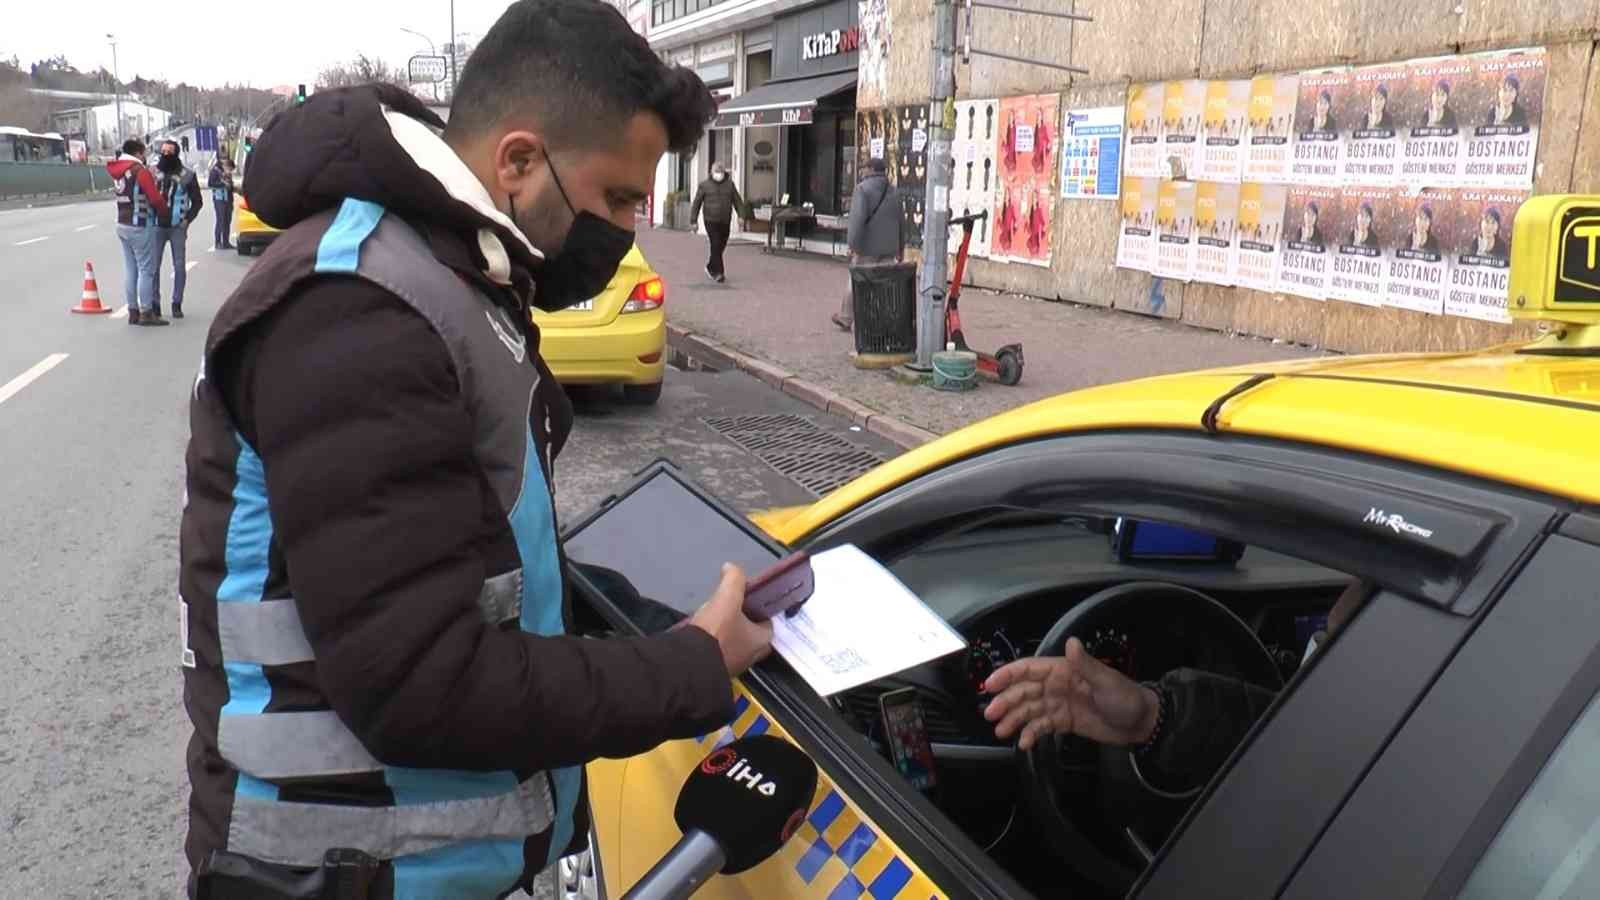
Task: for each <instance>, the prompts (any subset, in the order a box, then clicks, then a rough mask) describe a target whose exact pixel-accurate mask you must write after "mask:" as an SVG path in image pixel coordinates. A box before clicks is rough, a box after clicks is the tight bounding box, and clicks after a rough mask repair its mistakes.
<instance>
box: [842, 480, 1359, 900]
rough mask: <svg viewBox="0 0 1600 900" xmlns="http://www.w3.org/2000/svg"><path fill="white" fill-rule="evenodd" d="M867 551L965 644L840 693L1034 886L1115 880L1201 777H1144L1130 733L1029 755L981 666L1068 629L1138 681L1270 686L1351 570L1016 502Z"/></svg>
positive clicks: (880, 740) (1297, 655)
mask: <svg viewBox="0 0 1600 900" xmlns="http://www.w3.org/2000/svg"><path fill="white" fill-rule="evenodd" d="M864 549H868V551H869V552H871V553H872V554H873V555H874V556H875V557H877V559H878V560H879V562H881V563H883V564H885V565H886V566H887V567H888V568H889V569H890V570H891V571H893V572H894V574H895V575H896V576H897V577H898V578H899V579H900V580H901V581H902V582H903V583H904V584H905V585H906V586H907V587H909V588H910V589H911V590H912V591H913V592H914V593H916V594H917V595H918V596H919V597H921V598H922V600H923V601H924V602H926V603H927V604H928V605H929V606H930V607H931V608H932V609H934V610H935V611H936V612H938V613H939V614H940V615H942V616H943V617H944V618H945V619H946V621H948V622H949V623H950V624H951V625H952V626H953V627H955V628H956V629H957V630H958V631H959V632H960V633H961V635H962V636H963V637H964V638H965V639H966V640H967V645H968V646H967V649H966V651H965V652H963V653H960V654H957V655H955V656H951V657H946V658H944V659H940V660H936V661H934V662H931V663H928V664H926V665H923V666H920V667H917V668H914V669H910V670H907V671H903V672H900V673H898V674H897V675H895V676H893V677H892V678H889V679H884V680H881V681H878V682H875V683H872V684H868V685H864V686H862V687H859V688H856V689H853V690H850V691H847V692H845V693H843V694H841V695H839V696H837V697H835V698H833V700H832V702H833V704H834V706H835V708H836V709H837V710H838V712H839V713H840V714H841V715H842V717H843V718H844V719H845V720H846V721H847V722H849V723H850V724H851V725H852V726H853V727H854V728H855V729H856V730H857V731H858V732H859V733H860V734H861V735H863V736H864V737H865V738H866V739H867V740H868V741H869V742H870V743H871V744H872V745H873V746H874V747H875V748H876V749H878V750H879V752H881V753H882V754H884V756H885V758H886V759H888V760H889V761H890V762H891V763H892V764H895V765H896V767H897V768H898V770H899V771H900V772H901V773H902V774H903V775H905V776H906V778H907V780H908V782H909V783H910V784H912V785H915V786H916V789H918V790H921V791H922V792H923V793H924V794H925V796H926V797H927V798H928V799H929V800H930V801H931V802H933V803H934V804H935V805H936V806H937V807H939V809H940V810H942V811H943V812H944V813H945V814H946V815H947V816H948V817H949V819H950V820H951V821H952V822H954V823H955V824H956V825H957V826H958V827H960V828H961V829H962V830H963V831H964V832H966V834H967V836H968V837H969V838H971V839H972V841H973V842H974V843H976V844H977V845H978V846H979V847H982V848H984V850H985V851H986V852H987V853H988V854H989V855H990V857H991V858H992V859H993V860H994V861H995V862H996V863H997V864H998V865H999V866H1001V867H1002V868H1004V869H1005V870H1006V871H1007V872H1008V873H1009V874H1010V875H1011V876H1012V877H1013V878H1015V879H1016V880H1017V881H1018V882H1019V883H1021V884H1022V885H1024V886H1025V887H1027V888H1028V889H1029V890H1030V891H1032V892H1033V893H1035V894H1037V895H1038V896H1060V895H1062V892H1063V889H1064V888H1068V887H1070V888H1071V889H1072V890H1074V891H1078V892H1081V893H1082V894H1087V895H1089V896H1106V897H1120V896H1123V895H1124V894H1126V892H1127V891H1128V889H1129V887H1130V886H1131V885H1132V884H1133V882H1134V880H1135V879H1136V878H1137V876H1138V875H1139V873H1140V872H1142V871H1143V869H1144V868H1145V866H1146V865H1147V864H1148V862H1149V861H1150V859H1151V857H1152V854H1153V851H1154V850H1156V849H1157V848H1159V847H1160V845H1161V843H1162V842H1163V841H1164V840H1165V839H1166V837H1167V836H1168V834H1169V833H1170V832H1171V830H1172V829H1173V828H1174V826H1175V825H1176V824H1177V823H1178V821H1179V820H1180V819H1181V817H1182V815H1183V813H1184V812H1185V811H1186V810H1187V809H1188V807H1189V805H1190V804H1191V803H1192V802H1193V801H1194V799H1195V798H1196V797H1197V796H1198V795H1199V793H1200V791H1199V788H1198V786H1196V787H1192V788H1187V789H1184V790H1180V791H1176V792H1174V791H1169V790H1165V789H1163V788H1162V787H1161V786H1157V785H1154V784H1152V783H1151V782H1149V781H1147V780H1145V778H1144V777H1143V776H1141V775H1140V774H1139V773H1138V770H1137V766H1130V765H1129V763H1128V761H1129V759H1130V758H1131V755H1130V754H1129V752H1128V751H1127V750H1126V749H1125V748H1124V749H1113V748H1108V747H1102V746H1099V745H1096V744H1094V743H1092V742H1090V741H1087V740H1084V739H1081V738H1075V737H1068V738H1056V739H1051V740H1046V741H1044V742H1043V745H1042V746H1036V747H1035V748H1034V750H1033V751H1031V752H1028V753H1022V752H1021V751H1019V750H1018V749H1016V746H1015V743H1014V741H1000V740H998V739H997V738H996V737H995V734H994V726H993V724H992V723H990V722H988V721H986V720H985V719H984V717H983V708H984V706H985V705H986V703H987V700H988V698H987V697H986V696H985V695H984V694H983V692H982V685H983V683H984V680H985V679H986V678H987V677H988V676H989V674H990V673H992V672H993V671H994V670H995V669H997V668H999V667H1000V666H1003V665H1005V664H1006V663H1009V662H1011V661H1013V660H1016V659H1020V658H1022V657H1026V656H1032V655H1035V654H1042V655H1049V654H1055V655H1059V654H1060V653H1061V652H1062V649H1063V646H1064V644H1065V641H1066V639H1067V638H1068V637H1077V638H1078V639H1079V640H1081V641H1082V642H1083V644H1084V646H1085V649H1086V650H1088V651H1089V653H1090V654H1091V655H1093V656H1095V657H1096V658H1098V659H1100V660H1101V661H1102V662H1105V663H1107V664H1108V665H1110V666H1112V667H1113V668H1116V669H1118V670H1120V671H1121V672H1123V673H1124V674H1126V675H1128V676H1130V677H1131V678H1133V679H1135V680H1138V681H1154V680H1157V679H1159V678H1160V677H1161V676H1162V675H1163V674H1165V673H1167V672H1169V671H1171V670H1173V669H1178V668H1185V667H1187V668H1192V669H1198V670H1201V671H1205V672H1210V673H1216V674H1220V675H1225V676H1230V677H1233V678H1238V679H1242V680H1245V681H1249V682H1251V683H1254V684H1257V685H1259V686H1261V687H1263V688H1268V689H1271V690H1277V689H1279V688H1281V687H1282V685H1283V684H1284V683H1286V682H1287V681H1288V680H1289V679H1290V678H1292V677H1293V675H1294V674H1295V672H1296V671H1297V670H1298V669H1299V667H1300V665H1301V662H1302V659H1303V658H1304V657H1305V655H1306V650H1307V646H1308V643H1309V642H1310V641H1311V639H1312V636H1313V635H1314V634H1317V633H1318V632H1322V631H1324V630H1325V629H1326V627H1327V617H1328V612H1329V610H1330V608H1332V606H1333V605H1334V603H1335V602H1336V601H1337V599H1338V598H1339V597H1340V595H1341V594H1342V593H1343V592H1344V591H1345V590H1346V589H1347V588H1348V587H1350V585H1351V584H1352V582H1353V579H1352V578H1351V576H1349V575H1346V574H1344V573H1341V572H1338V571H1335V570H1333V569H1329V568H1326V567H1323V566H1320V565H1316V564H1313V563H1309V562H1304V561H1301V560H1299V559H1295V558H1293V557H1289V556H1284V555H1282V554H1279V553H1274V552H1273V551H1271V550H1268V549H1265V548H1262V547H1256V546H1244V545H1242V544H1238V543H1234V542H1231V541H1227V540H1224V539H1220V538H1217V537H1214V536H1212V535H1207V534H1205V533H1202V532H1199V531H1195V530H1191V529H1186V528H1182V527H1178V526H1173V525H1168V524H1163V523H1159V522H1152V521H1136V520H1133V519H1130V518H1120V517H1105V516H1091V515H1083V516H1077V515H1063V514H1061V513H1059V512H1030V511H1026V510H1016V509H1006V510H999V511H989V512H984V513H979V514H972V515H967V516H963V517H962V518H960V519H959V520H957V521H954V522H949V523H941V524H938V525H935V526H931V527H928V528H923V529H919V530H918V531H917V532H916V533H914V534H912V535H909V536H902V537H900V538H897V539H895V540H894V541H892V542H891V543H890V544H889V545H886V546H878V547H869V548H864ZM908 689H910V690H908ZM913 698H914V705H913V703H912V699H913ZM918 720H920V729H919V728H918ZM919 730H920V732H921V733H920V734H919V733H918V732H919Z"/></svg>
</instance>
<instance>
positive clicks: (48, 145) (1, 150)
mask: <svg viewBox="0 0 1600 900" xmlns="http://www.w3.org/2000/svg"><path fill="white" fill-rule="evenodd" d="M0 162H36V163H56V164H61V165H65V164H66V163H67V162H69V160H68V158H67V141H66V139H65V138H63V137H62V136H61V135H59V134H57V133H55V132H53V131H50V132H46V133H44V134H35V133H34V132H32V131H29V130H28V129H26V128H17V127H16V126H13V125H0Z"/></svg>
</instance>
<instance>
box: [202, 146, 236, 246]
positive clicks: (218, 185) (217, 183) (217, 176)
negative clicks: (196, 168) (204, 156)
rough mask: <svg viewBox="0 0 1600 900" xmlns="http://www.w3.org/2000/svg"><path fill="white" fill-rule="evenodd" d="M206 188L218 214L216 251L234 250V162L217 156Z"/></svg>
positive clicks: (213, 237)
mask: <svg viewBox="0 0 1600 900" xmlns="http://www.w3.org/2000/svg"><path fill="white" fill-rule="evenodd" d="M206 187H207V188H209V189H210V191H211V206H212V210H213V211H214V212H215V213H216V223H215V225H214V227H213V229H212V232H211V246H212V249H214V250H232V249H233V245H232V244H230V243H228V234H229V232H230V230H231V226H232V224H233V160H231V159H229V158H227V157H226V156H223V155H222V154H220V153H219V154H217V158H216V160H215V161H214V162H212V164H211V171H210V172H208V173H207V174H206Z"/></svg>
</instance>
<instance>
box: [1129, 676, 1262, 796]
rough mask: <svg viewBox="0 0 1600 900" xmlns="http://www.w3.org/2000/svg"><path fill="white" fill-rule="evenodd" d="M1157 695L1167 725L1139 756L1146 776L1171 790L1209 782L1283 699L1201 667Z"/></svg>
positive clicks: (1163, 684)
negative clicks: (1269, 708)
mask: <svg viewBox="0 0 1600 900" xmlns="http://www.w3.org/2000/svg"><path fill="white" fill-rule="evenodd" d="M1119 674H1120V673H1119ZM1146 690H1149V689H1148V688H1147V689H1146ZM1154 693H1156V694H1157V695H1161V696H1163V699H1164V701H1165V704H1166V707H1165V709H1164V710H1163V711H1162V715H1160V719H1161V723H1160V725H1159V727H1158V729H1157V731H1156V733H1155V734H1154V735H1151V736H1149V737H1146V739H1145V741H1144V742H1141V744H1140V745H1139V746H1138V748H1137V749H1136V750H1135V752H1136V753H1138V754H1139V769H1140V771H1141V772H1142V773H1143V774H1144V776H1145V777H1146V778H1147V779H1148V780H1150V781H1151V782H1152V783H1154V784H1155V786H1156V787H1159V788H1162V789H1163V790H1170V791H1185V790H1188V789H1190V788H1195V787H1199V786H1200V785H1202V784H1205V783H1206V782H1207V781H1209V780H1210V779H1211V776H1212V774H1213V773H1215V772H1216V771H1217V769H1219V768H1221V767H1222V763H1223V762H1224V761H1225V760H1226V759H1227V758H1228V754H1229V753H1232V752H1233V748H1234V747H1237V746H1238V745H1239V742H1240V741H1241V740H1243V739H1244V736H1245V733H1246V732H1248V731H1249V730H1250V726H1252V725H1254V724H1255V722H1256V719H1258V718H1260V716H1261V714H1262V713H1263V712H1265V711H1266V708H1267V706H1268V705H1270V704H1271V703H1272V699H1273V698H1274V697H1276V696H1277V693H1276V692H1274V691H1269V690H1267V689H1266V688H1262V687H1257V686H1256V685H1253V684H1251V683H1249V682H1247V681H1241V680H1239V679H1237V678H1229V677H1228V676H1226V675H1217V674H1215V673H1212V672H1202V671H1200V670H1198V669H1174V670H1172V671H1171V672H1168V673H1167V674H1165V675H1163V676H1161V680H1160V681H1159V682H1157V683H1156V685H1155V691H1154Z"/></svg>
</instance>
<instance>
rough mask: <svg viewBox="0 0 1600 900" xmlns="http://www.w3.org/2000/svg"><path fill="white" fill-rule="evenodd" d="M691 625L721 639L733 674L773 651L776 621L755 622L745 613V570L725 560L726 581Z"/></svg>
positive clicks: (694, 617)
mask: <svg viewBox="0 0 1600 900" xmlns="http://www.w3.org/2000/svg"><path fill="white" fill-rule="evenodd" d="M689 624H690V625H693V626H695V627H697V628H699V629H701V630H702V631H704V632H705V633H707V634H709V635H711V636H712V637H714V638H716V639H717V644H718V645H719V646H720V647H721V648H722V662H723V664H724V665H726V666H727V667H728V674H729V675H742V674H744V672H745V670H747V669H749V668H750V667H751V666H753V665H755V664H756V663H758V662H760V661H761V660H763V659H765V658H766V657H767V654H768V653H771V652H772V623H771V622H752V621H750V620H749V619H748V618H746V617H745V614H744V572H742V571H741V570H740V569H739V567H738V566H736V565H734V564H733V563H723V565H722V582H721V583H720V584H718V585H717V589H716V590H715V591H713V592H712V594H711V599H709V600H707V601H706V602H705V604H704V605H703V606H701V607H700V608H699V609H698V610H696V611H695V614H694V615H693V616H691V617H690V618H689Z"/></svg>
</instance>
